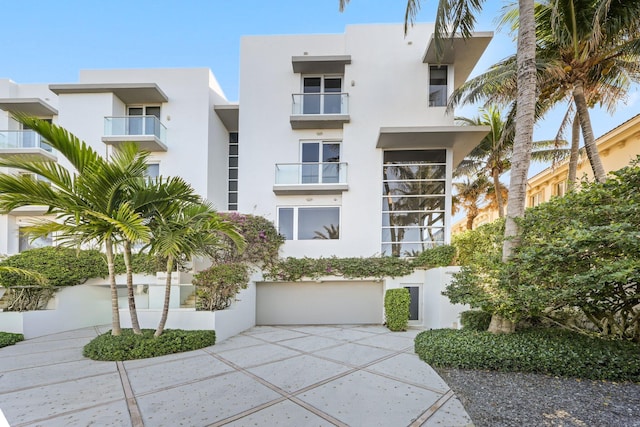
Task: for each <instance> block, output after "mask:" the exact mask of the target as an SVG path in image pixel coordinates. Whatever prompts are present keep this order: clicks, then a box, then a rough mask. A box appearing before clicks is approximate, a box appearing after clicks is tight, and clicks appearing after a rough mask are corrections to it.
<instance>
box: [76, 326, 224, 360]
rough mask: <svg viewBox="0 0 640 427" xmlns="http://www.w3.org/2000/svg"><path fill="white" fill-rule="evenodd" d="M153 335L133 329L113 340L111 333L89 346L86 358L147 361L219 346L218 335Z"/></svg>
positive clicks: (176, 331) (168, 332) (150, 331)
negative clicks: (216, 344) (149, 358)
mask: <svg viewBox="0 0 640 427" xmlns="http://www.w3.org/2000/svg"><path fill="white" fill-rule="evenodd" d="M153 333H154V330H153V329H143V330H142V335H135V334H134V333H133V331H132V330H131V329H123V330H122V334H121V335H118V336H112V335H111V331H109V332H107V333H104V334H102V335H100V336H98V337H96V338H94V339H93V340H91V342H89V343H88V344H87V345H85V346H84V350H83V351H82V354H83V356H85V357H88V358H90V359H93V360H133V359H146V358H148V357H158V356H164V355H167V354H173V353H181V352H184V351H191V350H197V349H199V348H204V347H208V346H211V345H214V344H215V342H216V333H215V331H184V330H181V329H165V330H164V332H163V333H162V335H160V336H159V337H154V336H153Z"/></svg>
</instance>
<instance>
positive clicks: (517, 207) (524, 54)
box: [489, 0, 536, 333]
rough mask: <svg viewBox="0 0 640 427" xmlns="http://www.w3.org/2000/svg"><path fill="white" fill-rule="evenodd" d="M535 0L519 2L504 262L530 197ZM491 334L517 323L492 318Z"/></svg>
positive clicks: (516, 238)
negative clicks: (528, 188)
mask: <svg viewBox="0 0 640 427" xmlns="http://www.w3.org/2000/svg"><path fill="white" fill-rule="evenodd" d="M533 3H534V2H533V0H519V1H518V7H519V15H520V25H519V27H518V53H517V64H518V95H517V100H516V102H517V106H518V110H517V112H516V129H515V131H516V132H515V138H514V142H513V156H512V159H511V164H512V167H511V180H510V182H509V204H508V205H507V217H506V222H505V230H504V237H505V241H504V245H503V247H502V260H503V261H506V260H508V259H509V258H510V257H511V255H512V253H513V250H514V248H516V247H517V246H518V245H519V243H520V239H519V234H520V230H519V227H518V224H517V223H516V221H515V219H516V218H518V217H522V216H524V209H525V204H526V196H527V175H528V173H529V162H530V161H531V144H532V140H533V123H534V120H535V116H534V115H535V103H536V33H535V20H534V13H533V10H534V7H533ZM493 317H494V318H492V319H491V325H490V326H489V331H490V332H493V333H500V332H513V331H514V330H515V324H514V323H513V322H511V321H510V320H508V319H505V318H503V317H502V316H499V315H495V314H494V315H493Z"/></svg>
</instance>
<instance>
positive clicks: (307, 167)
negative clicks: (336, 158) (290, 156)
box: [276, 162, 347, 185]
mask: <svg viewBox="0 0 640 427" xmlns="http://www.w3.org/2000/svg"><path fill="white" fill-rule="evenodd" d="M346 183H347V163H337V162H329V163H277V164H276V184H281V185H305V184H346Z"/></svg>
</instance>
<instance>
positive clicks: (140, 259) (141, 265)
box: [105, 252, 167, 274]
mask: <svg viewBox="0 0 640 427" xmlns="http://www.w3.org/2000/svg"><path fill="white" fill-rule="evenodd" d="M105 262H106V260H105ZM114 264H115V270H116V274H124V273H126V271H127V267H126V266H125V264H124V255H123V254H117V255H116V256H115V259H114ZM131 268H132V270H133V273H140V274H143V273H146V274H156V273H157V272H158V271H166V270H167V260H166V259H164V258H162V257H159V256H156V255H149V254H148V253H144V252H142V253H134V254H131Z"/></svg>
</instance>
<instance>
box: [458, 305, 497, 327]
mask: <svg viewBox="0 0 640 427" xmlns="http://www.w3.org/2000/svg"><path fill="white" fill-rule="evenodd" d="M490 323H491V314H490V313H487V312H486V311H481V310H467V311H463V312H462V313H460V324H461V325H462V327H463V328H465V329H470V330H472V331H480V332H482V331H486V330H487V329H489V324H490Z"/></svg>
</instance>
